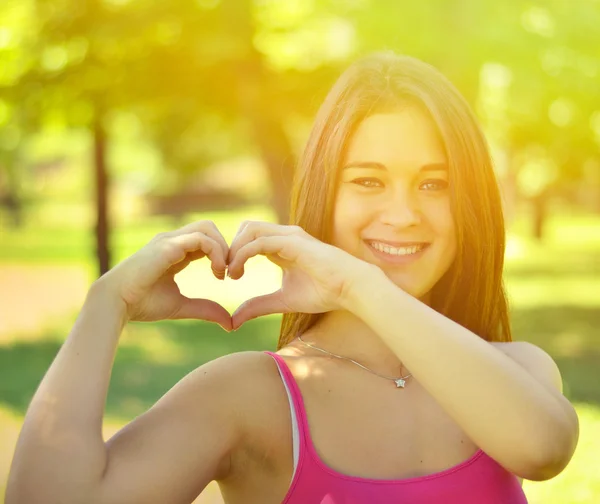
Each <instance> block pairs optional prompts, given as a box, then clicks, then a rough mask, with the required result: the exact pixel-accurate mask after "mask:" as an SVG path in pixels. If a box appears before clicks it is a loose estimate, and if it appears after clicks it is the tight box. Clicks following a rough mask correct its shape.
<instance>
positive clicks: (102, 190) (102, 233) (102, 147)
mask: <svg viewBox="0 0 600 504" xmlns="http://www.w3.org/2000/svg"><path fill="white" fill-rule="evenodd" d="M93 128H94V172H95V175H96V229H95V231H96V256H97V258H98V268H99V273H100V276H102V275H104V273H106V272H107V271H108V270H109V269H110V251H109V246H108V234H109V229H108V226H109V223H108V186H109V178H108V173H107V170H106V132H105V131H104V128H103V126H102V115H101V113H99V112H97V113H96V116H95V119H94V125H93Z"/></svg>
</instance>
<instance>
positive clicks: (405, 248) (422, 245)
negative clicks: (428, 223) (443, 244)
mask: <svg viewBox="0 0 600 504" xmlns="http://www.w3.org/2000/svg"><path fill="white" fill-rule="evenodd" d="M366 243H367V245H369V247H371V248H372V249H374V250H376V251H377V252H380V253H382V254H386V255H389V256H390V257H398V256H401V257H404V256H414V255H417V254H418V253H419V252H422V251H423V250H425V249H426V248H427V247H429V245H430V244H429V243H426V242H411V243H406V244H403V245H400V244H398V245H396V246H393V245H390V244H389V243H385V242H379V241H374V240H367V241H366Z"/></svg>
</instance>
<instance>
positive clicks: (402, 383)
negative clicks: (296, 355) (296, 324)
mask: <svg viewBox="0 0 600 504" xmlns="http://www.w3.org/2000/svg"><path fill="white" fill-rule="evenodd" d="M298 339H299V340H300V341H301V342H302V344H304V345H306V346H307V347H310V348H313V349H314V350H318V351H319V352H323V353H324V354H327V355H331V356H332V357H335V358H336V359H342V360H347V361H350V362H352V363H353V364H356V365H357V366H359V367H361V368H363V369H364V370H366V371H368V372H369V373H372V374H374V375H376V376H379V377H380V378H385V379H386V380H392V381H393V382H394V383H396V387H397V388H404V386H405V385H406V380H407V379H408V378H410V377H411V376H412V374H408V375H406V376H402V377H401V378H393V377H392V376H385V375H382V374H379V373H376V372H375V371H373V370H372V369H369V368H368V367H366V366H363V365H362V364H361V363H360V362H356V361H355V360H354V359H351V358H350V357H344V356H343V355H337V354H334V353H332V352H329V351H327V350H324V349H323V348H319V347H317V346H315V345H312V344H310V343H307V342H306V341H304V340H303V339H302V336H300V335H298Z"/></svg>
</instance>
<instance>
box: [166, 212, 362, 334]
mask: <svg viewBox="0 0 600 504" xmlns="http://www.w3.org/2000/svg"><path fill="white" fill-rule="evenodd" d="M202 224H204V225H206V222H203V223H202ZM184 229H185V228H184ZM188 230H189V231H200V232H202V233H203V235H202V237H201V238H200V240H201V241H202V242H203V245H204V246H203V247H202V251H203V252H205V254H204V255H206V256H208V258H209V260H210V261H211V266H212V268H211V269H212V270H213V274H214V275H215V276H216V277H217V278H219V280H217V282H220V283H223V282H222V280H221V279H222V278H223V276H224V271H223V270H224V269H225V267H227V270H228V274H229V276H230V278H233V279H234V280H236V281H238V282H239V279H241V278H246V279H247V280H250V283H251V284H252V285H253V287H252V288H256V285H259V286H260V287H261V288H265V291H266V292H265V294H259V295H256V294H255V293H251V294H253V295H248V296H247V297H246V299H245V300H242V304H241V305H240V306H238V307H237V309H236V310H235V311H234V312H233V314H230V312H228V311H227V310H226V309H225V308H224V307H223V306H222V305H220V304H218V303H217V302H215V301H213V298H214V295H213V294H211V296H210V298H211V299H206V298H204V299H202V298H201V299H198V298H196V300H192V299H189V298H188V299H187V301H186V302H185V306H187V308H185V310H184V311H183V312H180V313H186V314H190V315H191V316H190V317H186V318H200V319H204V320H209V321H213V322H217V323H218V324H220V325H221V326H223V327H224V328H225V329H226V330H231V329H233V330H235V329H238V328H239V327H240V326H241V325H242V324H243V323H244V322H246V321H248V320H251V319H254V318H258V317H262V316H264V315H271V314H276V313H294V312H298V313H325V312H328V311H331V310H336V309H338V308H340V307H341V306H343V303H344V301H345V300H346V299H347V293H348V292H349V289H350V288H351V286H352V285H356V284H357V280H358V279H359V277H360V278H363V276H364V275H369V276H372V274H373V270H372V269H371V268H372V265H369V266H368V268H369V269H368V270H367V269H365V267H364V266H366V265H367V263H365V262H364V261H362V260H360V259H358V258H356V257H354V256H353V255H351V254H349V253H348V252H345V251H344V250H342V249H340V248H337V247H335V246H333V245H330V244H327V243H324V242H322V241H320V240H318V239H317V238H315V237H313V236H311V235H310V234H309V233H307V232H306V231H304V230H303V229H302V228H301V227H299V226H293V225H292V226H285V225H279V224H272V223H268V222H244V223H243V224H242V226H241V227H240V230H239V231H238V233H237V234H236V236H235V238H234V239H233V240H232V242H231V245H227V243H226V241H225V239H224V238H223V236H222V235H221V234H220V233H219V232H218V230H217V228H216V227H215V226H214V224H212V223H210V228H206V227H205V229H194V228H193V227H192V228H188V229H186V231H188ZM189 231H188V232H189ZM188 236H192V238H193V234H191V235H188ZM179 241H180V242H186V243H189V244H190V245H192V243H194V246H193V248H188V250H195V251H196V252H197V251H198V250H199V245H198V241H197V238H196V239H195V240H190V239H187V240H186V239H185V238H184V239H181V238H180V239H179ZM225 254H226V255H227V257H225ZM192 255H194V252H192ZM196 257H198V258H200V257H203V256H201V255H198V254H196ZM255 257H261V258H262V259H263V260H265V261H268V262H271V263H274V265H276V269H279V271H280V275H277V276H278V277H279V278H278V279H277V281H274V282H273V288H267V287H270V286H269V285H268V284H267V283H266V282H265V279H266V277H268V276H270V278H271V279H273V280H274V279H275V276H273V275H265V274H264V271H265V268H264V267H263V268H261V269H260V270H257V271H256V273H257V274H258V276H255V277H254V278H253V279H252V275H251V274H248V273H246V271H245V268H244V266H245V264H246V262H247V261H248V260H250V259H252V258H255ZM189 264H190V261H189V260H186V261H185V262H184V263H182V266H183V265H185V266H188V265H189ZM363 265H364V266H363ZM183 269H184V268H183V267H182V268H181V269H179V270H177V271H182V270H183ZM205 271H206V270H205ZM251 271H252V270H251ZM261 273H262V274H261ZM252 280H253V281H252ZM254 284H256V285H254ZM206 285H208V283H205V284H203V287H205V286H206ZM213 286H214V284H213ZM215 287H216V286H215ZM222 288H223V287H222ZM230 292H231V291H230ZM248 294H250V293H248ZM228 298H229V299H231V298H230V297H229V296H228Z"/></svg>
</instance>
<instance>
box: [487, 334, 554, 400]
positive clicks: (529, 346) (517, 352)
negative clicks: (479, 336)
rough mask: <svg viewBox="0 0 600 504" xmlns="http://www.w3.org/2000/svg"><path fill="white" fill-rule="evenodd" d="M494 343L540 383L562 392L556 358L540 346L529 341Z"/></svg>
mask: <svg viewBox="0 0 600 504" xmlns="http://www.w3.org/2000/svg"><path fill="white" fill-rule="evenodd" d="M492 345H493V346H494V347H496V348H497V349H498V350H500V351H502V352H503V353H504V354H506V355H507V356H508V357H510V358H511V359H512V360H513V361H515V362H516V363H517V364H519V365H520V366H521V367H523V368H525V369H526V370H527V371H528V372H529V374H531V375H532V376H533V377H534V378H536V379H537V380H538V381H539V382H540V383H542V384H543V385H545V386H546V387H549V388H551V389H553V390H558V391H559V392H561V393H562V387H563V385H562V377H561V375H560V370H559V369H558V366H557V365H556V362H554V359H552V357H550V355H549V354H548V353H547V352H545V351H544V350H542V349H541V348H540V347H538V346H536V345H534V344H533V343H529V342H528V341H512V342H508V343H499V342H498V343H496V342H494V343H492Z"/></svg>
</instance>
